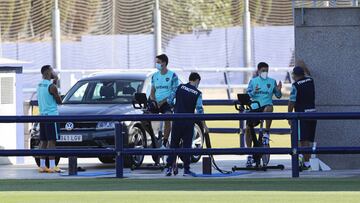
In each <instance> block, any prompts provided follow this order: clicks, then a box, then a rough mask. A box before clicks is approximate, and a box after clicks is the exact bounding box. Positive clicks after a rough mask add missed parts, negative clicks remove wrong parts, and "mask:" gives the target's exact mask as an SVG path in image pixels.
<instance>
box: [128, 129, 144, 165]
mask: <svg viewBox="0 0 360 203" xmlns="http://www.w3.org/2000/svg"><path fill="white" fill-rule="evenodd" d="M129 148H135V149H144V148H146V138H145V134H144V131H143V130H142V129H141V128H139V127H138V126H134V127H133V128H132V129H131V130H130V132H129ZM143 161H144V155H131V156H127V157H126V158H125V165H126V166H133V167H135V168H136V167H140V166H141V164H142V163H143Z"/></svg>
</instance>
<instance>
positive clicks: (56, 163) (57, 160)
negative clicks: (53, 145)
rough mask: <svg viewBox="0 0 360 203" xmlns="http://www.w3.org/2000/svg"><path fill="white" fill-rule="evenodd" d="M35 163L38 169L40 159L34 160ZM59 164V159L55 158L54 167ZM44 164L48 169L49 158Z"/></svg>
mask: <svg viewBox="0 0 360 203" xmlns="http://www.w3.org/2000/svg"><path fill="white" fill-rule="evenodd" d="M35 162H36V165H37V166H38V167H40V158H35ZM59 162H60V157H55V165H56V166H57V165H58V164H59ZM45 164H46V167H48V168H49V166H50V163H49V158H46V160H45Z"/></svg>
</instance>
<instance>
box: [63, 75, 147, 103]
mask: <svg viewBox="0 0 360 203" xmlns="http://www.w3.org/2000/svg"><path fill="white" fill-rule="evenodd" d="M143 84H144V81H140V80H125V79H123V80H99V81H80V82H78V83H76V84H75V85H74V86H73V87H72V88H71V89H70V91H69V92H68V94H67V95H66V96H65V98H64V101H63V103H64V104H94V103H116V104H118V103H120V104H124V103H131V101H132V100H133V97H134V95H135V93H138V92H139V93H140V92H142V89H143Z"/></svg>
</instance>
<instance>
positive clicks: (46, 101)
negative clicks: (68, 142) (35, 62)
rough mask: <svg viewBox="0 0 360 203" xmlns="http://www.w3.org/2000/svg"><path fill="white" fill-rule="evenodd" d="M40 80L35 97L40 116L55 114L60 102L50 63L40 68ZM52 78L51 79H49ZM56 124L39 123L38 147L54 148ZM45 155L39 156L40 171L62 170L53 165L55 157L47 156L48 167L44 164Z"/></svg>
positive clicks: (56, 80) (56, 135) (55, 79)
mask: <svg viewBox="0 0 360 203" xmlns="http://www.w3.org/2000/svg"><path fill="white" fill-rule="evenodd" d="M41 74H42V78H43V79H42V80H41V82H40V83H39V84H38V87H37V99H38V102H39V111H40V115H42V116H57V115H59V112H58V104H61V103H62V102H61V97H60V95H59V93H58V90H57V87H56V84H57V82H58V79H59V78H58V76H57V74H56V73H55V72H54V69H53V68H52V67H51V66H50V65H44V66H43V67H42V68H41ZM51 80H52V81H51ZM58 130H59V128H58V126H57V124H56V123H53V122H52V123H40V149H54V148H56V139H57V137H58V135H59V134H58ZM45 159H46V157H41V158H40V168H39V172H40V173H60V172H62V170H61V169H60V168H59V167H57V166H56V165H55V157H49V168H47V166H46V164H45Z"/></svg>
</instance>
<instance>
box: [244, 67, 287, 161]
mask: <svg viewBox="0 0 360 203" xmlns="http://www.w3.org/2000/svg"><path fill="white" fill-rule="evenodd" d="M268 73H269V65H268V64H267V63H265V62H260V63H259V64H258V66H257V75H258V76H257V77H254V78H253V79H251V80H250V82H249V85H248V88H247V93H248V94H249V96H250V97H251V100H252V101H257V102H259V104H260V106H259V105H258V104H257V103H253V104H252V105H251V108H252V112H273V111H274V108H273V95H275V96H276V97H277V98H278V99H280V98H281V96H282V94H281V88H282V83H281V81H280V82H279V84H276V80H274V79H272V78H269V77H268ZM271 122H272V121H271V120H267V121H266V128H265V133H264V135H263V140H262V142H263V145H265V146H268V145H269V139H270V127H271ZM249 125H251V122H247V126H246V131H245V138H246V146H247V147H251V142H252V138H251V135H250V130H249V129H250V126H249ZM252 163H253V158H252V156H251V155H250V156H248V160H247V163H246V166H247V167H251V166H252Z"/></svg>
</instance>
